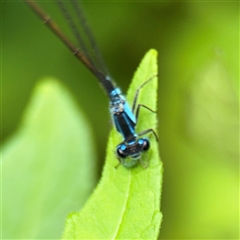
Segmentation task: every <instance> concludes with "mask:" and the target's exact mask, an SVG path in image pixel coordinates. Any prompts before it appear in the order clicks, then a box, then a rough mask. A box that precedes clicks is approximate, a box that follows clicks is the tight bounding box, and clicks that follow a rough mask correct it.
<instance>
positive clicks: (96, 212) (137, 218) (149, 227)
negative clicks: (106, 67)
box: [63, 50, 162, 239]
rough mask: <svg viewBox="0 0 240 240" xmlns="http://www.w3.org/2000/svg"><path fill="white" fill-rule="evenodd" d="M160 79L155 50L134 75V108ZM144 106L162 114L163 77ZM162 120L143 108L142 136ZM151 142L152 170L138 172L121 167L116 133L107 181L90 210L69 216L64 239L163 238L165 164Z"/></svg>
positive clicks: (106, 169)
mask: <svg viewBox="0 0 240 240" xmlns="http://www.w3.org/2000/svg"><path fill="white" fill-rule="evenodd" d="M156 74H157V52H156V51H155V50H150V51H149V52H148V53H147V54H146V56H145V57H144V59H143V60H142V62H141V64H140V66H139V68H138V70H137V72H136V73H135V75H134V79H133V82H132V84H131V86H130V90H129V92H128V95H127V98H128V100H129V101H130V103H131V102H132V100H133V98H134V95H135V93H136V89H137V88H138V87H139V86H140V85H141V84H142V83H144V82H145V81H146V80H148V79H149V78H150V77H153V76H154V75H156ZM138 103H141V104H144V105H146V106H148V107H150V108H151V109H153V110H156V108H157V77H155V78H154V79H153V80H151V81H150V82H149V83H148V84H146V86H144V88H143V89H142V90H141V91H140V96H139V101H138ZM156 117H157V115H156V114H154V113H152V112H150V111H148V110H147V109H141V112H140V117H139V121H138V126H137V132H141V131H143V130H146V129H149V128H153V129H156V125H157V119H156ZM149 138H150V141H151V148H150V150H149V151H148V152H147V153H146V154H144V156H143V160H144V161H145V162H146V161H148V162H149V166H148V168H143V166H141V165H140V164H139V165H138V166H137V167H136V168H133V169H127V168H125V167H123V166H122V165H120V166H119V167H118V168H116V165H117V164H118V160H117V159H116V157H115V154H114V151H115V147H116V146H117V144H119V143H120V142H121V141H122V138H121V136H120V134H119V133H118V132H117V131H116V130H115V129H113V130H112V132H111V135H110V138H109V143H108V151H107V160H106V164H105V167H104V170H103V174H102V179H101V181H100V183H99V185H98V187H97V188H96V190H95V191H94V193H93V195H92V196H91V197H90V199H89V200H88V202H87V204H86V205H85V207H84V208H83V209H82V210H81V211H80V212H78V213H72V214H70V216H69V217H68V219H67V223H66V228H65V232H64V234H63V239H157V237H158V234H159V229H160V223H161V220H162V215H161V212H160V196H161V183H162V163H161V161H160V158H159V152H158V143H157V141H156V139H155V137H154V135H153V134H149Z"/></svg>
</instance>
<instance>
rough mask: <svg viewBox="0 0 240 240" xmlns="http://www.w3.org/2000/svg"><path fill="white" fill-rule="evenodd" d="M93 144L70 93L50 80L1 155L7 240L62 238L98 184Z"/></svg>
mask: <svg viewBox="0 0 240 240" xmlns="http://www.w3.org/2000/svg"><path fill="white" fill-rule="evenodd" d="M94 155H95V154H94V144H93V140H92V137H91V131H90V128H89V126H88V123H87V121H86V119H85V117H84V116H83V115H82V113H81V111H79V109H77V108H76V106H75V103H74V101H73V100H72V99H71V97H70V95H69V94H68V92H67V91H66V90H65V89H64V88H63V87H62V86H61V85H60V84H59V83H58V82H57V81H55V80H53V79H49V78H48V79H45V80H44V81H42V82H41V83H40V84H38V86H37V87H36V89H35V90H34V93H33V97H32V99H31V101H30V104H29V106H28V108H27V110H26V112H25V116H24V118H23V121H22V123H21V125H20V128H19V130H18V131H17V133H16V134H15V135H14V136H13V137H12V139H11V140H10V141H8V142H7V144H6V145H5V146H4V147H3V152H2V159H3V163H2V169H3V176H2V199H1V200H2V211H3V212H2V216H3V226H2V228H3V238H8V239H9V238H12V239H30V238H32V239H40V238H43V239H46V238H49V239H50V238H51V239H54V238H58V237H60V232H61V229H63V227H64V218H65V217H66V216H67V214H68V213H69V211H72V210H73V209H75V210H78V209H79V208H80V207H81V206H82V205H83V203H84V202H85V201H86V199H87V197H88V196H89V194H90V192H91V191H92V189H93V187H94V185H95V183H96V173H95V156H94Z"/></svg>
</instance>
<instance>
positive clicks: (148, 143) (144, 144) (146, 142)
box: [139, 138, 150, 151]
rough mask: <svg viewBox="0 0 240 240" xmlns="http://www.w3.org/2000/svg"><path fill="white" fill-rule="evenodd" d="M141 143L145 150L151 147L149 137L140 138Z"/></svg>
mask: <svg viewBox="0 0 240 240" xmlns="http://www.w3.org/2000/svg"><path fill="white" fill-rule="evenodd" d="M139 144H141V145H142V150H143V151H147V150H148V149H149V148H150V142H149V140H148V139H147V138H142V139H139Z"/></svg>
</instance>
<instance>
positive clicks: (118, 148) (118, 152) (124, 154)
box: [116, 144, 128, 158]
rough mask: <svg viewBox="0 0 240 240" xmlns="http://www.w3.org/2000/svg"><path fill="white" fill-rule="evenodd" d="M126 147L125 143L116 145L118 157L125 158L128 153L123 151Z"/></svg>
mask: <svg viewBox="0 0 240 240" xmlns="http://www.w3.org/2000/svg"><path fill="white" fill-rule="evenodd" d="M126 149H127V147H126V145H125V144H120V145H119V146H118V147H117V150H116V152H117V155H118V156H119V157H120V158H126V157H127V156H128V155H127V153H126V152H125V150H126Z"/></svg>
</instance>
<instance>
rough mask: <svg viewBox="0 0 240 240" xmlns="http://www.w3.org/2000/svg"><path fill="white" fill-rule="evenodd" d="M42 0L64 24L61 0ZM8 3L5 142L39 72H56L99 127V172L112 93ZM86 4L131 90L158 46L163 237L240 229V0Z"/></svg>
mask: <svg viewBox="0 0 240 240" xmlns="http://www.w3.org/2000/svg"><path fill="white" fill-rule="evenodd" d="M42 6H43V7H44V8H45V9H46V10H47V11H48V12H49V13H50V14H51V15H52V16H53V18H54V19H56V21H57V22H58V23H59V25H61V24H62V17H61V16H60V15H59V13H58V12H57V9H56V7H55V6H54V4H53V3H50V2H43V3H42ZM1 7H2V11H1V24H2V98H1V100H2V131H3V133H2V140H3V143H5V142H6V141H7V140H8V139H9V138H10V137H11V135H12V134H14V132H15V131H16V130H17V128H18V126H19V122H20V120H21V117H22V114H23V111H24V109H25V108H26V105H27V103H28V101H29V98H30V95H31V93H32V90H33V88H34V86H35V84H36V82H37V81H39V80H40V79H41V78H42V77H45V76H54V77H56V78H58V79H60V80H61V82H62V83H64V85H65V86H67V88H68V89H69V90H70V91H71V93H72V95H73V96H74V98H75V99H76V100H77V103H78V104H79V106H81V108H82V109H83V111H84V112H85V114H86V117H87V119H88V121H89V124H90V126H91V127H92V129H93V132H94V137H95V143H96V145H97V154H98V155H97V157H98V169H99V170H98V177H100V173H101V169H102V164H103V161H104V157H105V148H106V141H107V137H108V133H109V129H110V125H109V113H108V101H107V97H106V96H105V94H104V93H103V91H102V90H101V89H100V87H99V85H98V84H97V81H96V79H95V78H94V77H93V76H92V75H91V74H90V73H89V72H88V70H87V69H85V68H84V66H82V65H81V63H79V62H78V61H77V59H75V58H74V57H73V56H72V54H71V53H69V51H68V49H66V47H65V46H63V44H62V43H61V42H60V41H59V40H58V39H57V38H56V37H55V36H54V35H53V34H52V33H51V32H50V31H49V30H48V29H47V28H46V27H45V26H44V25H43V24H42V23H41V21H40V20H39V19H38V18H37V17H36V16H35V15H34V14H33V13H32V12H31V11H30V10H29V9H28V7H27V6H26V5H24V4H23V3H22V2H8V1H6V2H2V6H1ZM84 8H85V12H86V15H87V18H88V20H89V22H90V25H91V28H92V30H93V32H94V35H95V37H96V39H97V42H98V44H99V47H100V49H101V51H102V53H103V56H104V59H105V62H106V65H107V67H108V69H109V71H110V73H111V75H112V76H113V77H114V79H116V82H117V83H118V84H119V85H120V86H121V88H122V90H123V91H125V90H126V89H127V87H128V85H129V82H130V80H131V78H132V75H133V73H134V71H135V69H136V68H137V66H138V64H139V62H140V60H141V58H142V57H143V55H144V54H145V53H146V52H147V50H149V49H150V48H155V49H156V50H157V51H158V53H159V102H158V106H159V108H158V119H159V129H158V135H159V139H160V141H159V148H160V153H161V158H162V160H163V163H164V188H163V195H162V212H163V223H162V229H161V235H160V238H161V239H174V238H178V239H238V238H239V235H238V234H239V126H238V124H239V119H238V117H239V115H238V113H239V112H238V110H239V106H238V102H239V97H238V94H239V85H238V84H239V83H238V81H239V2H230V1H229V2H228V1H225V2H193V1H192V2H191V1H190V2H189V1H186V2H185V1H181V2H167V1H165V2H160V1H155V2H151V1H147V2H139V1H131V2H127V1H126V2H121V1H104V2H102V1H87V2H84ZM63 28H64V29H65V27H64V26H63ZM66 31H67V30H66ZM3 171H4V169H3ZM70 211H71V210H70Z"/></svg>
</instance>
